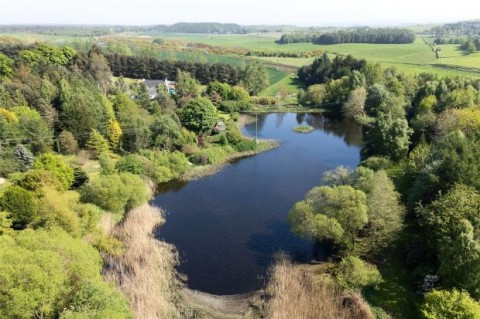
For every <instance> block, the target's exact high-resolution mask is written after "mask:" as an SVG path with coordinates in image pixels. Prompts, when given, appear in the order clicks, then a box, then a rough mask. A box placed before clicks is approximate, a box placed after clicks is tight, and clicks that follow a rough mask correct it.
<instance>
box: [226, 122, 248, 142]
mask: <svg viewBox="0 0 480 319" xmlns="http://www.w3.org/2000/svg"><path fill="white" fill-rule="evenodd" d="M226 134H227V139H228V143H229V144H230V145H236V144H238V143H240V142H241V141H243V140H244V137H243V135H242V132H240V130H239V129H238V127H237V126H236V125H235V124H233V123H227V132H226Z"/></svg>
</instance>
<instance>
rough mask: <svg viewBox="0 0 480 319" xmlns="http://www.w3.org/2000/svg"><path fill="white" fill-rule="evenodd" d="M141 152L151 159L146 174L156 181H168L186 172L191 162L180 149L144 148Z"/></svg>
mask: <svg viewBox="0 0 480 319" xmlns="http://www.w3.org/2000/svg"><path fill="white" fill-rule="evenodd" d="M140 154H141V155H142V156H143V157H145V158H146V159H147V160H148V161H150V163H151V164H150V165H149V166H148V169H146V171H145V175H146V176H148V177H150V178H152V179H153V180H154V181H155V182H156V183H163V182H167V181H169V180H171V179H173V178H175V177H178V176H180V175H181V174H183V173H185V172H186V171H187V170H188V169H189V167H190V163H189V161H188V159H187V158H186V157H185V155H184V154H183V153H180V152H178V151H173V152H170V151H163V152H161V151H158V150H157V151H154V150H142V151H140Z"/></svg>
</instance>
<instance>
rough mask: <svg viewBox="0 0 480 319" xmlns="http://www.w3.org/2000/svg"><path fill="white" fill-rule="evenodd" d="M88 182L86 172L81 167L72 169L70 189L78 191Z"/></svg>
mask: <svg viewBox="0 0 480 319" xmlns="http://www.w3.org/2000/svg"><path fill="white" fill-rule="evenodd" d="M88 180H89V178H88V175H87V172H85V171H84V170H83V169H82V168H81V167H74V168H73V184H72V186H71V188H72V189H78V188H79V187H81V186H82V185H83V184H85V183H87V182H88Z"/></svg>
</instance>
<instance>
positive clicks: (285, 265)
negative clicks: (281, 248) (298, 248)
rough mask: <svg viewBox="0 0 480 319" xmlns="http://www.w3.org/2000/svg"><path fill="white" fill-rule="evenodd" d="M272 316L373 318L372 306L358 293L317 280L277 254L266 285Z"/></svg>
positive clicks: (271, 318)
mask: <svg viewBox="0 0 480 319" xmlns="http://www.w3.org/2000/svg"><path fill="white" fill-rule="evenodd" d="M266 293H267V296H269V298H270V299H269V300H268V301H267V303H266V306H265V317H266V318H269V319H292V318H295V319H373V318H374V316H373V315H372V313H371V311H370V308H369V306H368V305H367V304H366V303H365V302H364V301H363V299H362V297H361V296H360V295H358V294H355V293H350V294H345V293H344V292H343V291H341V290H340V289H339V288H338V287H336V286H335V285H334V284H333V283H329V282H328V281H321V282H315V280H314V278H313V274H312V273H311V272H308V271H305V270H304V269H301V268H300V267H296V266H294V265H293V264H292V263H291V261H290V260H289V259H288V258H287V257H286V256H284V255H280V256H279V257H277V260H276V263H275V265H274V266H272V268H271V271H270V279H269V283H268V285H267V288H266Z"/></svg>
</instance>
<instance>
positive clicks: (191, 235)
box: [154, 113, 362, 294]
mask: <svg viewBox="0 0 480 319" xmlns="http://www.w3.org/2000/svg"><path fill="white" fill-rule="evenodd" d="M299 124H309V125H311V126H313V127H314V128H315V130H314V131H313V132H311V133H308V134H298V133H295V132H293V131H292V129H293V128H294V127H295V126H297V125H299ZM257 127H258V134H259V137H261V138H271V139H276V140H279V141H281V146H280V147H279V148H277V149H275V150H272V151H270V152H267V153H262V154H260V155H257V156H254V157H249V158H245V159H241V160H239V161H235V162H233V163H232V164H231V165H229V166H228V167H227V168H225V169H224V170H222V171H221V172H219V173H217V174H215V175H213V176H210V177H207V178H204V179H201V180H197V181H192V182H190V183H178V182H175V183H170V184H169V185H166V186H165V188H163V189H162V191H163V192H164V193H162V194H160V195H158V196H157V197H156V198H155V200H154V203H155V204H156V205H158V206H159V207H162V208H166V209H167V213H168V215H167V223H166V224H165V225H164V226H162V227H161V228H159V229H158V232H157V236H158V238H162V239H165V240H166V241H167V242H171V243H173V244H175V246H176V247H177V248H178V250H179V252H180V257H181V264H180V267H179V271H180V272H182V273H184V274H186V275H187V276H188V278H189V280H188V286H189V287H190V288H193V289H198V290H201V291H206V292H209V293H213V294H234V293H244V292H248V291H251V290H254V289H257V288H259V287H260V286H261V284H262V283H263V281H262V280H259V278H261V277H262V276H263V275H264V274H265V272H266V269H267V268H268V266H269V265H270V262H271V258H272V256H273V255H274V254H275V253H276V252H277V251H279V250H282V251H286V252H287V253H289V254H290V255H292V256H293V257H295V258H298V259H299V260H301V261H309V260H311V259H312V258H314V257H315V258H322V256H323V255H324V254H323V252H322V249H323V248H322V247H323V246H322V245H320V246H319V247H317V248H316V249H315V251H314V252H313V251H312V250H313V245H312V243H311V242H308V241H303V240H301V239H299V238H297V237H296V236H294V235H293V234H292V233H291V232H290V228H289V225H288V223H287V215H288V211H289V210H290V208H291V207H292V206H293V204H294V203H295V202H297V201H298V200H300V199H302V198H303V197H304V195H305V193H306V192H307V191H308V190H310V189H311V188H312V187H314V186H317V185H318V184H319V180H320V177H321V176H322V174H323V172H324V171H326V170H329V169H333V168H335V167H336V166H338V165H344V166H350V167H353V166H356V165H357V164H358V162H359V160H360V155H359V153H360V148H361V145H362V142H361V141H362V136H361V129H360V127H359V126H358V125H355V124H353V123H349V122H345V121H342V120H341V119H339V118H336V117H334V116H333V115H329V114H325V115H320V114H307V113H304V114H293V113H286V114H259V115H258V123H257ZM244 134H247V135H248V134H249V135H252V136H253V135H255V123H251V124H248V125H246V126H245V128H244Z"/></svg>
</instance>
